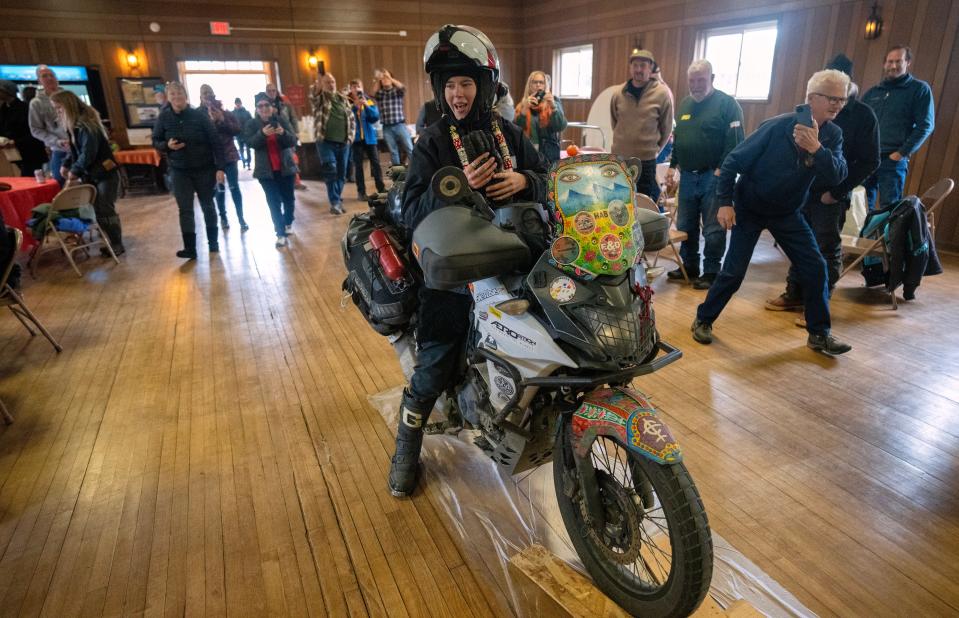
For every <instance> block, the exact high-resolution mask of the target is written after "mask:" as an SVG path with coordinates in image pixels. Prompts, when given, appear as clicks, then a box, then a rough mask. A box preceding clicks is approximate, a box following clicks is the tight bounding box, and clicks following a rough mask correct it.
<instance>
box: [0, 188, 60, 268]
mask: <svg viewBox="0 0 959 618" xmlns="http://www.w3.org/2000/svg"><path fill="white" fill-rule="evenodd" d="M0 183H5V184H8V185H10V186H11V187H12V188H11V189H10V190H9V191H0V212H2V213H3V222H4V223H6V224H7V225H9V226H10V227H15V228H17V229H19V230H21V231H22V232H23V250H24V251H28V250H30V249H32V248H33V246H34V245H35V244H37V241H35V240H34V239H33V235H32V234H30V229H29V228H28V227H27V221H28V220H29V219H30V211H31V210H33V209H34V208H35V207H37V206H39V205H40V204H45V203H47V202H52V201H53V198H54V197H56V195H57V193H59V192H60V185H58V184H57V181H56V180H48V181H46V182H45V183H43V184H42V185H41V184H37V181H36V179H35V178H0Z"/></svg>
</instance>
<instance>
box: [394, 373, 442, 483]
mask: <svg viewBox="0 0 959 618" xmlns="http://www.w3.org/2000/svg"><path fill="white" fill-rule="evenodd" d="M434 403H435V401H419V400H417V399H415V398H414V397H413V396H412V395H410V394H409V393H408V392H407V391H405V390H404V391H403V402H402V403H401V404H400V423H399V426H398V427H397V428H396V453H395V454H394V455H393V459H392V463H391V464H390V477H389V485H390V493H391V494H393V496H395V497H397V498H403V497H405V496H409V495H411V494H412V493H413V491H414V490H415V489H416V483H417V482H418V481H419V468H420V449H421V448H422V446H423V428H424V427H425V426H426V421H427V419H429V417H430V412H432V410H433V404H434Z"/></svg>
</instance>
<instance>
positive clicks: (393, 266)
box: [370, 230, 406, 281]
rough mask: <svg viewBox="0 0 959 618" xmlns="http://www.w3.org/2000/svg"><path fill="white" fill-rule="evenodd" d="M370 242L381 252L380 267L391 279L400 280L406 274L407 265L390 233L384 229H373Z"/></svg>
mask: <svg viewBox="0 0 959 618" xmlns="http://www.w3.org/2000/svg"><path fill="white" fill-rule="evenodd" d="M370 244H372V245H373V248H374V249H376V250H377V251H378V252H379V254H380V268H382V269H383V273H384V274H385V275H386V276H387V277H388V278H389V279H390V280H391V281H399V280H400V279H402V278H403V277H404V276H405V275H406V266H404V264H403V260H401V259H400V256H398V255H397V254H396V249H394V248H393V245H392V243H390V237H389V235H388V234H387V233H386V232H384V231H383V230H373V233H371V234H370Z"/></svg>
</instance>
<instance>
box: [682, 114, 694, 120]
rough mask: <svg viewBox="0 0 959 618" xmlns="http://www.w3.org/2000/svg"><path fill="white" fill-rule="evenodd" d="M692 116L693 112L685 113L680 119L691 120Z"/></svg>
mask: <svg viewBox="0 0 959 618" xmlns="http://www.w3.org/2000/svg"><path fill="white" fill-rule="evenodd" d="M692 117H693V116H692V114H683V115H682V116H680V117H679V119H680V120H689V119H690V118H692Z"/></svg>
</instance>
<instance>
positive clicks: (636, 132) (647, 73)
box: [609, 49, 673, 202]
mask: <svg viewBox="0 0 959 618" xmlns="http://www.w3.org/2000/svg"><path fill="white" fill-rule="evenodd" d="M657 67H658V65H657V64H656V59H655V58H654V57H653V52H651V51H649V50H647V49H634V50H633V51H632V52H631V53H630V56H629V76H630V79H628V80H626V83H624V84H623V86H622V88H621V89H619V90H617V91H616V92H614V93H613V97H612V99H610V102H609V114H610V119H611V123H612V126H613V145H612V146H611V147H610V151H611V152H612V153H613V154H615V155H619V156H621V157H623V158H628V157H636V158H637V159H639V160H640V161H642V166H643V167H642V170H641V171H640V174H639V179H638V180H637V181H636V190H637V191H639V192H640V193H643V194H645V195H648V196H649V197H650V198H652V200H653V201H654V202H655V201H657V200H658V199H659V184H658V183H657V182H656V155H657V154H659V151H661V150H662V149H663V147H664V146H665V145H666V142H667V141H669V135H670V134H671V133H672V132H673V99H672V97H671V96H670V94H669V89H668V88H666V86H664V85H663V83H662V82H660V81H659V80H657V79H654V78H653V73H654V72H655V71H656V69H657Z"/></svg>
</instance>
